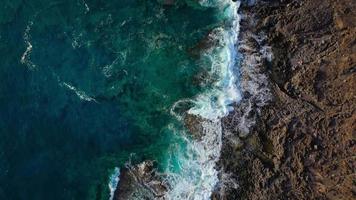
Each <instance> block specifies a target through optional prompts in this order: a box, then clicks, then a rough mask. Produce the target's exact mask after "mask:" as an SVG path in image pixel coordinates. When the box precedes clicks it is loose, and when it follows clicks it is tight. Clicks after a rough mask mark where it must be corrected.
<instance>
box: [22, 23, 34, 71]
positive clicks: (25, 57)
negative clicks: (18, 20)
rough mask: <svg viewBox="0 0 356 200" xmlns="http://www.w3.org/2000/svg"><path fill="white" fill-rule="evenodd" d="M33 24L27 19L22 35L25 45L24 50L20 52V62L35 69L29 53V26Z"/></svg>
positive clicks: (30, 50) (30, 45) (30, 48)
mask: <svg viewBox="0 0 356 200" xmlns="http://www.w3.org/2000/svg"><path fill="white" fill-rule="evenodd" d="M32 25H33V21H29V23H28V25H27V27H26V29H25V33H24V36H23V39H24V42H25V44H26V45H27V47H26V50H25V52H24V53H23V54H22V56H21V59H20V62H21V63H22V64H24V65H26V66H27V67H28V68H29V69H31V70H32V69H35V68H36V65H35V64H34V63H33V62H32V61H31V60H30V55H31V52H32V48H33V46H32V44H31V42H30V31H31V27H32Z"/></svg>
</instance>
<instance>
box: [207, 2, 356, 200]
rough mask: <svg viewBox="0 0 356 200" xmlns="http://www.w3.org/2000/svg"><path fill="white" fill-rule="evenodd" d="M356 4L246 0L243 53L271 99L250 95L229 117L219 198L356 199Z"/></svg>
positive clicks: (247, 79) (216, 196) (245, 77)
mask: <svg viewBox="0 0 356 200" xmlns="http://www.w3.org/2000/svg"><path fill="white" fill-rule="evenodd" d="M355 10H356V2H355V1H353V0H338V1H335V0H303V1H298V0H295V1H292V0H280V1H277V0H276V1H258V2H257V3H255V2H253V1H250V2H246V1H243V2H242V5H241V8H240V14H241V16H242V21H241V31H240V40H242V43H244V44H245V45H244V46H243V47H241V45H240V47H239V51H240V53H241V54H242V55H243V57H244V59H245V60H246V58H247V59H249V58H251V57H255V62H253V63H254V64H255V66H257V67H259V69H258V70H259V71H260V72H261V73H262V74H263V73H264V74H266V75H267V76H268V84H267V85H266V84H265V83H256V84H257V86H258V87H256V89H257V90H261V91H265V94H264V96H262V97H263V98H262V99H263V100H264V101H262V102H263V103H262V105H261V98H260V99H259V98H254V97H258V96H256V95H254V94H252V93H251V92H249V91H247V92H245V93H244V99H243V101H242V103H241V104H239V105H237V106H236V109H235V112H233V113H231V114H230V115H229V116H228V117H226V118H225V119H224V139H223V141H224V142H223V152H222V156H221V161H220V164H219V166H220V168H221V170H222V173H221V175H220V179H221V180H222V185H221V186H220V187H219V188H218V189H217V191H216V192H215V194H214V196H213V199H298V200H300V199H355V194H356V189H355V178H356V175H355V169H356V160H355V152H356V145H355V134H356V132H355V130H356V113H355V109H356V96H355V91H356V90H355V88H356V68H355V67H356V41H355V36H356V26H355V25H356V24H355V23H356V15H355ZM264 36H265V38H264ZM246 44H247V45H246ZM263 46H265V47H270V50H271V56H272V59H270V58H268V57H266V56H263V55H262V54H261V52H263ZM261 49H262V50H261ZM265 49H266V48H265ZM259 52H260V53H259ZM258 55H260V57H257V58H258V59H256V56H258ZM249 67H250V66H248V65H247V64H246V63H244V62H242V63H241V69H242V71H243V70H244V68H247V69H248V68H249ZM250 75H251V74H250ZM241 79H242V82H245V83H246V82H247V83H248V82H251V81H252V82H253V79H251V77H249V74H247V75H244V73H243V72H242V74H241ZM263 88H268V89H265V90H263ZM242 90H244V86H243V83H242ZM269 92H270V93H271V94H272V95H271V96H269V94H268V93H269ZM241 119H243V120H244V121H245V122H246V121H249V122H251V123H250V126H249V127H247V128H249V129H248V131H246V130H245V129H243V128H241V127H240V126H239V123H241ZM226 177H227V178H226ZM225 179H226V180H227V181H225V183H224V180H225ZM231 180H233V182H235V184H232V183H231Z"/></svg>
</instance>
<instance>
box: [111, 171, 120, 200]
mask: <svg viewBox="0 0 356 200" xmlns="http://www.w3.org/2000/svg"><path fill="white" fill-rule="evenodd" d="M119 181H120V168H118V167H115V169H114V172H113V173H112V174H111V176H110V179H109V189H110V200H113V198H114V193H115V190H116V187H117V184H119Z"/></svg>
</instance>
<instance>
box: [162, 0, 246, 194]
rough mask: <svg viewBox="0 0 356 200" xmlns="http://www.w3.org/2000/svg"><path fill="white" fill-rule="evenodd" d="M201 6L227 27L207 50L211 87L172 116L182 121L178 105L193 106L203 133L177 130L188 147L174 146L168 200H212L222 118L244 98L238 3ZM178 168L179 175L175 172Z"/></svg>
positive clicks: (218, 0)
mask: <svg viewBox="0 0 356 200" xmlns="http://www.w3.org/2000/svg"><path fill="white" fill-rule="evenodd" d="M200 4H201V6H204V7H216V8H218V9H219V10H220V11H221V13H222V17H224V18H225V19H227V20H226V24H224V25H223V26H222V27H219V28H216V29H215V30H213V31H212V34H211V35H210V36H212V37H213V38H214V39H216V40H217V41H219V42H218V45H217V46H215V47H213V48H211V49H208V50H206V51H205V52H204V53H203V54H202V59H204V60H207V61H208V62H207V63H210V66H208V67H209V77H213V79H214V82H213V84H212V86H211V87H210V88H209V89H208V90H207V91H205V92H203V93H201V94H199V95H198V96H196V97H195V98H194V99H182V100H180V101H178V102H176V103H175V104H174V105H173V107H172V109H171V113H172V114H173V115H174V116H176V117H177V118H178V119H179V120H182V119H183V118H184V117H183V116H182V115H181V114H180V113H179V112H177V110H179V108H177V107H179V106H182V105H183V104H192V105H193V106H192V107H191V108H190V109H188V110H187V114H189V115H193V116H195V117H196V118H197V119H199V121H200V122H198V123H199V126H200V127H201V131H200V133H199V135H200V137H199V138H198V139H196V138H194V139H193V138H192V137H190V136H189V135H188V134H187V133H186V132H184V133H182V131H181V130H179V131H178V130H174V127H173V126H172V127H171V128H172V129H173V131H174V132H176V134H177V135H180V136H181V137H182V135H183V140H184V143H185V145H183V146H179V145H172V148H171V152H170V159H171V160H170V161H171V162H172V163H174V164H172V165H171V166H169V167H168V169H167V170H166V173H167V174H168V178H167V180H168V182H169V183H170V185H171V190H170V191H169V192H168V193H167V195H166V198H167V199H174V200H180V199H182V200H183V199H184V200H205V199H210V197H211V195H212V192H213V190H214V187H215V186H216V185H217V183H218V181H219V178H218V171H217V169H216V163H217V161H218V160H219V158H220V151H221V147H222V126H221V118H222V117H224V116H226V115H227V114H228V113H229V112H230V111H231V110H232V109H233V108H232V104H233V103H235V102H237V101H239V100H240V99H241V95H240V92H239V90H238V88H237V81H238V80H237V76H236V72H235V71H236V67H237V66H236V63H237V62H236V59H237V56H236V46H235V45H236V43H237V39H238V31H239V20H240V19H239V16H238V13H237V10H238V7H239V2H232V1H230V0H216V1H208V0H203V1H200ZM175 168H178V170H177V171H178V172H175V171H174V169H175Z"/></svg>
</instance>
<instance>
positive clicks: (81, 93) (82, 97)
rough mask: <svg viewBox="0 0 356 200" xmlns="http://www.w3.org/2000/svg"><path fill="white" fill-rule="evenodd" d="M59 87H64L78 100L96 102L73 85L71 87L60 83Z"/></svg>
mask: <svg viewBox="0 0 356 200" xmlns="http://www.w3.org/2000/svg"><path fill="white" fill-rule="evenodd" d="M61 85H62V86H64V87H66V88H68V89H69V90H72V91H73V92H74V93H75V94H76V95H77V96H78V97H79V98H80V99H82V100H84V101H94V102H97V101H96V100H95V99H94V98H92V97H90V96H89V95H87V94H86V93H85V92H84V91H82V90H78V89H77V88H75V87H74V86H73V85H71V84H69V83H66V82H62V83H61Z"/></svg>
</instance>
